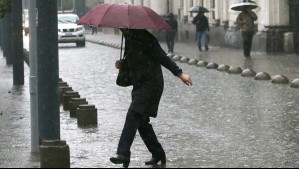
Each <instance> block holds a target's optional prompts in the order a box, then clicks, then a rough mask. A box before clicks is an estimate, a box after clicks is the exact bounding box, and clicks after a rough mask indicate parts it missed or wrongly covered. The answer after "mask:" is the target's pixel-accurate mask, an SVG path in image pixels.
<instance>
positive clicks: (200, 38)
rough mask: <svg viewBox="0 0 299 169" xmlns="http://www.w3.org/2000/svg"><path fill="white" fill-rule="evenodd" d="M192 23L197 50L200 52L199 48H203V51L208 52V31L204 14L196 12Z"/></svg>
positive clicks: (207, 22)
mask: <svg viewBox="0 0 299 169" xmlns="http://www.w3.org/2000/svg"><path fill="white" fill-rule="evenodd" d="M192 23H193V24H194V25H196V41H197V46H198V50H199V51H202V48H201V46H202V45H204V46H205V50H206V51H208V50H209V45H208V43H209V41H208V32H209V31H210V26H209V21H208V18H207V17H206V16H205V15H204V12H198V14H197V15H196V17H194V19H193V20H192Z"/></svg>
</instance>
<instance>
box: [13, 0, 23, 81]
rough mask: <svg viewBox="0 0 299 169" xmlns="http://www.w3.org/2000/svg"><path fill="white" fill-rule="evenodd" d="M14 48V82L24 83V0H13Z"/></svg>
mask: <svg viewBox="0 0 299 169" xmlns="http://www.w3.org/2000/svg"><path fill="white" fill-rule="evenodd" d="M11 3H12V9H11V16H12V18H14V21H13V22H11V28H12V36H11V37H12V46H13V47H14V49H13V50H12V57H13V84H14V85H24V57H23V55H24V52H23V28H22V0H15V1H11Z"/></svg>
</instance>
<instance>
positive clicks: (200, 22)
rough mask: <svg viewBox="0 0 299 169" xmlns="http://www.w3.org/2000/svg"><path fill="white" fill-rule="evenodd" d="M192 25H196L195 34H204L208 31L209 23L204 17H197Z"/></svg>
mask: <svg viewBox="0 0 299 169" xmlns="http://www.w3.org/2000/svg"><path fill="white" fill-rule="evenodd" d="M192 23H193V24H195V25H196V32H204V31H209V30H210V26H209V21H208V18H207V17H206V16H205V15H197V16H196V17H195V18H194V19H193V21H192Z"/></svg>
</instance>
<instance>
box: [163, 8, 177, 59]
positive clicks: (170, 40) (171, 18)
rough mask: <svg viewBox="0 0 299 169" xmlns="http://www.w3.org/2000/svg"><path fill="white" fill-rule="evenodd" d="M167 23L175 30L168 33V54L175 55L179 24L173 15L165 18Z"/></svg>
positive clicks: (166, 37) (170, 14)
mask: <svg viewBox="0 0 299 169" xmlns="http://www.w3.org/2000/svg"><path fill="white" fill-rule="evenodd" d="M165 21H166V23H168V24H169V25H170V26H171V27H172V28H173V29H174V30H171V31H166V36H165V39H166V44H167V47H168V52H169V53H173V49H174V43H175V37H176V34H177V30H178V22H177V20H176V19H175V17H174V16H173V13H169V14H168V15H167V16H166V18H165Z"/></svg>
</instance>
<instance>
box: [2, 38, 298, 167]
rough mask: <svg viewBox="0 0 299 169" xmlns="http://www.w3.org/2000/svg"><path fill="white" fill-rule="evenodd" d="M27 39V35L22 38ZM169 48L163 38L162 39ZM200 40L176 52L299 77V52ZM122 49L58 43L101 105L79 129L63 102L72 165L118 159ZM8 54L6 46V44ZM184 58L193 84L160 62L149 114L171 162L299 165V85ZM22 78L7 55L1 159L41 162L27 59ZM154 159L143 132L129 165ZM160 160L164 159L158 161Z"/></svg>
mask: <svg viewBox="0 0 299 169" xmlns="http://www.w3.org/2000/svg"><path fill="white" fill-rule="evenodd" d="M87 38H88V40H92V41H103V42H112V43H116V44H119V43H120V40H121V37H120V36H117V35H107V34H103V33H100V32H99V33H98V34H97V35H87ZM25 40H26V38H25ZM161 45H162V47H163V48H164V49H165V50H166V46H165V43H163V42H162V43H161ZM196 49H197V48H196V46H195V44H190V43H188V44H186V43H176V47H175V54H177V55H181V56H186V57H189V58H194V59H198V60H205V61H208V62H216V63H218V64H227V65H230V66H240V67H242V68H252V69H254V70H255V71H257V72H259V71H265V72H268V73H269V74H271V75H276V74H285V75H286V76H288V77H289V78H290V81H292V79H296V78H299V72H298V69H297V67H298V63H299V62H298V61H299V59H298V56H296V55H282V54H281V55H279V54H276V55H269V54H263V53H257V52H253V54H252V57H251V59H246V58H244V57H243V56H242V51H241V50H239V49H231V48H220V47H214V46H211V48H210V49H211V50H210V51H208V52H199V51H197V50H196ZM119 52H120V51H119V49H115V48H111V47H108V46H103V45H98V44H94V43H87V46H86V48H76V47H75V46H73V45H60V47H59V58H60V60H59V61H60V65H59V67H60V77H61V78H62V79H63V80H64V81H65V82H67V83H68V84H69V85H70V86H71V87H73V89H74V90H76V91H78V92H79V93H80V95H81V97H82V98H86V99H87V101H88V102H89V103H90V104H94V105H96V107H97V109H98V122H99V124H98V126H97V127H94V128H84V129H83V128H79V127H78V125H77V121H76V119H73V118H70V116H69V112H68V111H64V110H63V109H62V108H61V139H62V140H66V141H67V143H68V144H69V146H70V153H71V167H72V168H87V167H90V168H115V167H119V166H117V165H114V164H112V163H111V162H110V161H109V158H110V157H111V156H114V155H115V151H116V148H117V143H118V139H119V136H120V133H121V130H122V127H123V123H124V120H125V114H126V110H127V108H128V106H129V104H130V91H131V88H130V87H129V88H121V87H118V86H116V84H115V78H116V75H117V70H115V68H114V61H115V60H116V59H118V58H119ZM1 53H2V51H1ZM177 64H178V65H179V66H180V67H181V68H182V69H183V71H184V72H185V73H187V74H189V75H190V76H191V77H192V79H193V83H194V85H193V86H192V87H188V86H185V85H184V84H183V83H182V82H180V80H179V79H177V78H176V77H174V76H173V75H172V74H171V73H170V72H169V71H168V70H166V69H163V72H164V79H165V89H164V93H163V96H162V99H161V103H160V108H159V115H158V118H156V119H152V124H153V126H154V129H155V130H156V133H157V136H158V139H159V140H160V142H161V144H162V145H163V147H164V149H165V151H166V154H167V167H168V168H187V167H188V168H207V167H208V168H223V167H225V168H235V167H240V168H258V167H261V168H264V167H265V168H268V167H271V168H272V167H273V168H274V167H275V168H283V167H285V168H298V167H299V160H298V159H299V148H298V147H299V146H298V144H299V125H298V124H299V123H298V122H299V112H298V110H299V106H298V105H299V104H298V103H299V97H298V95H299V93H298V89H293V88H290V87H289V85H275V84H271V83H270V82H269V81H256V80H254V79H253V78H244V77H241V76H240V75H230V74H228V73H225V72H218V71H216V70H208V69H206V68H199V67H196V66H191V65H188V64H186V63H179V62H177ZM25 75H26V81H25V85H24V86H21V87H15V86H13V85H12V66H7V65H6V64H5V58H3V57H1V58H0V80H1V81H0V93H1V102H0V105H1V106H0V112H1V113H0V130H1V133H0V135H1V136H0V150H1V153H0V167H2V168H14V167H25V168H31V167H33V168H38V167H39V159H38V158H39V156H38V155H33V154H31V152H30V97H29V96H30V95H29V84H28V77H29V68H28V67H27V66H25ZM149 158H150V154H149V152H148V151H147V150H146V147H145V146H144V144H143V142H142V140H141V139H140V137H139V135H137V137H136V140H135V142H134V144H133V146H132V158H131V165H130V167H134V168H140V167H145V166H144V161H146V160H148V159H149ZM156 167H159V166H156Z"/></svg>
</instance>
